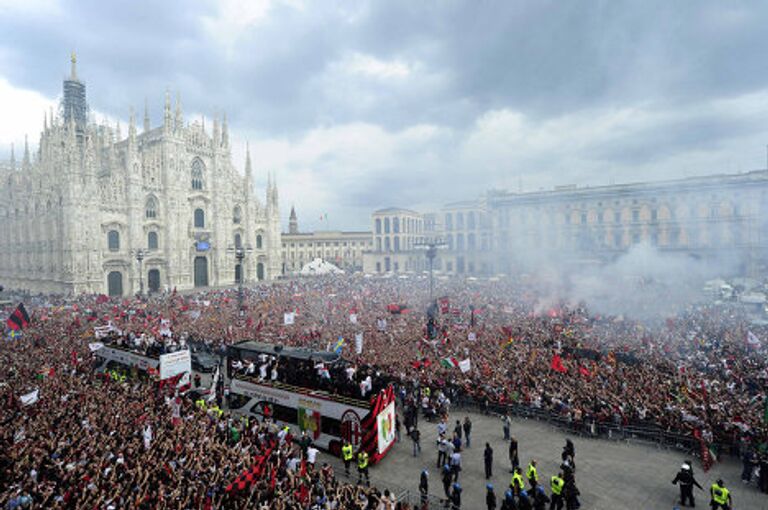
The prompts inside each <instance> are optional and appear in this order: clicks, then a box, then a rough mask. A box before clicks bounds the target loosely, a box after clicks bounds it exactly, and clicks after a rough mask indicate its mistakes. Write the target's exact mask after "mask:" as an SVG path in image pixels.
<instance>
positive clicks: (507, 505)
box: [501, 489, 516, 510]
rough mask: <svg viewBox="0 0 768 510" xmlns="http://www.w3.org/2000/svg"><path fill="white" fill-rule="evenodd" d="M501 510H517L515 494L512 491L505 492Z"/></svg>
mask: <svg viewBox="0 0 768 510" xmlns="http://www.w3.org/2000/svg"><path fill="white" fill-rule="evenodd" d="M501 510H516V506H515V493H514V492H512V489H507V490H506V492H504V501H502V502H501Z"/></svg>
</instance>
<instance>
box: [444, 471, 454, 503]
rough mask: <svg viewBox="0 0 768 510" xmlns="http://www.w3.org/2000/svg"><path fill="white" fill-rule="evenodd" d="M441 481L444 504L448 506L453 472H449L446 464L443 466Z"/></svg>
mask: <svg viewBox="0 0 768 510" xmlns="http://www.w3.org/2000/svg"><path fill="white" fill-rule="evenodd" d="M442 481H443V492H444V493H445V501H446V506H448V501H450V499H451V482H452V481H453V473H451V468H450V466H448V464H446V465H444V466H443V473H442Z"/></svg>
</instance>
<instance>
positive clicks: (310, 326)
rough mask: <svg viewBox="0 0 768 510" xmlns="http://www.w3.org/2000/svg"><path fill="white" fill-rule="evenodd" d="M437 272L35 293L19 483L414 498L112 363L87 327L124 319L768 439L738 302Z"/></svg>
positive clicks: (132, 503) (0, 415) (475, 393)
mask: <svg viewBox="0 0 768 510" xmlns="http://www.w3.org/2000/svg"><path fill="white" fill-rule="evenodd" d="M427 289H428V286H427V284H426V282H424V281H413V280H403V279H363V278H354V277H342V278H339V277H335V278H329V279H312V280H301V281H289V282H283V283H280V284H276V285H270V286H267V285H264V286H261V287H258V288H253V289H249V290H247V291H246V295H245V301H244V304H245V305H244V311H243V313H238V308H237V298H236V294H235V292H234V291H232V290H217V291H206V292H199V293H195V294H188V295H182V294H180V293H176V292H173V293H169V294H167V295H162V296H154V297H150V298H144V299H125V300H109V299H106V298H104V297H103V296H101V297H97V296H81V297H76V298H63V297H53V296H39V297H32V298H27V299H26V300H25V302H26V304H27V308H28V310H30V312H31V315H32V321H31V324H30V326H29V327H28V328H27V329H25V330H24V332H23V336H22V337H21V338H17V339H14V340H12V341H7V342H5V343H4V346H3V349H2V350H0V381H2V387H0V396H1V397H2V398H3V401H4V402H5V405H4V406H3V407H2V410H0V421H1V422H2V427H0V441H2V446H3V447H2V451H1V452H0V500H2V501H8V502H11V503H13V504H15V505H16V506H23V505H24V504H29V502H28V500H27V499H25V498H29V501H30V502H34V504H35V505H37V506H38V507H40V508H99V509H101V508H218V507H221V508H245V507H249V508H250V507H256V508H261V507H263V508H310V507H311V505H313V504H316V505H317V506H316V507H317V508H394V507H395V506H394V503H390V502H388V501H386V500H387V498H385V496H384V495H383V494H379V493H377V492H376V491H375V489H367V488H361V487H357V486H353V485H348V484H343V483H339V482H337V481H336V480H335V478H334V477H333V476H332V474H330V473H328V472H327V470H326V471H325V472H324V471H323V470H322V469H320V468H319V467H313V466H307V465H306V464H307V462H306V456H305V455H302V450H301V448H300V447H298V446H297V445H296V444H294V443H293V442H291V441H285V440H283V439H281V438H280V437H279V430H278V429H276V428H275V427H274V425H271V424H270V423H268V422H266V423H265V422H262V421H259V420H251V421H250V422H245V421H242V420H233V419H231V418H228V417H227V416H226V415H225V416H224V417H223V418H218V417H217V416H216V415H215V414H212V413H205V412H203V411H201V410H199V409H196V408H195V407H194V405H192V404H191V403H190V402H188V401H187V400H185V399H177V398H175V397H174V396H173V395H171V394H168V393H165V394H163V393H162V392H159V391H158V389H157V388H156V386H153V385H152V384H151V383H150V382H148V381H142V380H138V379H135V378H129V379H128V380H127V381H124V382H119V381H118V382H115V381H111V380H105V379H104V378H103V377H99V376H98V375H97V374H94V373H93V372H92V370H91V363H90V361H91V359H92V353H91V351H90V349H89V347H88V344H89V343H92V342H94V341H95V338H94V328H104V327H105V326H107V325H109V327H110V329H112V330H113V333H112V336H111V337H109V338H108V341H112V342H119V343H121V344H122V345H123V346H124V347H126V348H131V349H138V350H142V351H144V352H149V351H151V352H153V353H161V352H169V351H172V350H174V349H177V348H179V347H180V346H183V345H185V343H186V342H194V343H195V344H196V345H200V344H202V345H204V346H206V347H207V348H208V349H209V350H210V351H212V352H224V350H225V348H226V346H227V345H230V344H233V343H235V342H238V341H241V340H251V339H258V340H259V341H262V342H268V343H275V344H282V345H290V346H302V347H307V348H311V349H317V350H329V349H333V348H335V346H337V345H338V342H339V338H344V339H345V342H343V348H342V349H341V351H342V355H343V357H344V358H345V360H346V361H347V362H348V363H349V364H348V365H345V368H344V370H341V371H328V373H327V374H326V373H324V372H323V371H322V369H320V368H318V367H317V366H316V365H313V367H312V369H313V370H312V371H310V372H308V373H310V374H313V375H312V377H315V378H318V380H317V381H315V382H318V381H319V382H321V383H322V384H325V385H326V386H327V388H326V389H328V390H329V391H339V392H342V393H346V392H351V393H354V392H359V391H365V387H364V386H365V382H366V380H367V379H370V381H369V384H370V385H371V388H370V389H369V391H371V389H372V388H373V385H374V384H373V383H374V381H378V383H380V382H381V381H384V380H387V381H389V380H393V381H395V382H397V383H401V384H402V385H403V386H407V387H408V388H414V387H430V388H439V389H442V390H444V391H443V392H441V393H440V394H445V395H450V396H451V397H452V398H453V400H454V401H455V400H458V399H466V398H471V399H474V400H475V401H477V402H479V403H483V404H485V405H490V404H516V405H518V406H527V407H530V408H538V409H542V410H548V411H551V412H553V413H556V414H558V415H559V416H562V417H563V418H566V419H568V420H569V421H572V422H573V423H575V424H590V423H598V424H599V423H612V424H616V425H642V426H648V427H658V428H659V429H661V430H665V431H670V432H676V433H681V434H687V435H694V434H695V435H696V436H697V437H702V438H703V439H704V440H705V441H706V442H708V443H718V444H729V445H739V446H741V447H742V450H743V451H748V452H750V453H749V454H750V455H760V454H764V453H765V449H766V439H768V436H767V435H766V427H765V416H766V413H765V410H766V405H765V397H764V395H765V393H764V392H765V383H766V379H768V370H766V369H767V368H768V367H767V366H766V363H767V362H766V356H765V348H764V347H763V345H762V343H761V341H762V340H764V339H766V338H768V332H767V331H766V330H765V329H764V327H763V326H759V325H755V324H751V323H750V320H749V317H748V316H747V315H745V314H744V313H742V312H741V311H739V310H736V309H733V308H727V307H723V306H722V305H712V304H692V305H691V306H689V307H687V308H686V309H685V310H684V311H682V312H680V313H676V314H670V316H669V317H659V318H658V319H657V320H655V321H644V322H638V321H635V320H632V318H631V317H628V316H627V317H621V316H606V315H602V314H600V313H599V311H590V310H589V308H588V306H587V305H586V304H584V303H566V302H560V301H556V300H555V301H552V300H550V301H548V302H547V304H546V306H544V305H543V301H542V296H543V295H544V294H545V293H544V291H537V290H534V289H535V287H534V286H531V285H528V284H526V282H521V281H518V280H511V279H503V280H500V281H473V282H466V281H451V280H449V281H441V282H439V285H438V288H437V293H438V295H439V296H441V298H440V299H438V300H436V302H434V303H432V304H431V306H430V301H429V298H428V295H427ZM443 296H444V297H443ZM428 308H430V315H432V316H433V317H434V319H433V321H432V322H430V323H429V324H428V321H427V310H428ZM286 314H291V317H292V319H293V320H292V321H286V320H285V318H286ZM287 322H292V323H287ZM118 332H119V333H118ZM361 333H362V342H360V352H359V353H358V352H357V345H356V341H355V337H356V335H359V334H361ZM748 337H749V338H750V339H757V340H758V341H757V342H754V341H747V338H748ZM463 360H469V361H470V362H471V365H470V368H469V369H468V370H467V371H466V372H465V371H463V370H462V369H459V368H458V367H457V366H456V363H455V362H456V361H463ZM347 368H349V369H350V370H351V371H352V372H351V375H350V372H348V371H347ZM237 370H240V371H241V372H243V373H245V372H247V371H248V370H249V365H248V364H247V363H246V364H244V365H240V366H239V367H237ZM306 373H307V372H304V371H301V372H299V371H293V370H292V369H290V368H289V367H287V366H286V367H281V364H280V361H279V359H278V357H275V358H274V359H266V360H255V361H254V364H253V368H252V369H251V373H250V374H249V375H251V376H253V377H260V378H264V379H272V378H273V377H274V378H276V379H278V380H280V379H282V380H284V381H293V380H294V378H296V377H299V376H300V374H306ZM294 382H295V381H294ZM378 383H377V384H378ZM34 389H38V390H39V400H38V401H37V402H35V403H33V404H31V405H24V404H23V403H22V402H21V401H20V399H19V396H20V395H24V394H28V393H29V392H30V391H32V390H34ZM435 394H437V392H436V393H435ZM425 405H426V406H427V408H430V406H433V405H434V403H432V402H429V399H428V401H427V402H426V404H425ZM433 412H434V411H433ZM254 459H261V463H262V464H261V466H262V467H261V468H260V470H259V473H258V474H257V475H255V474H254V473H251V480H252V481H251V480H248V482H247V488H246V489H238V488H237V484H235V487H229V489H230V490H227V487H228V486H230V485H231V484H232V483H233V481H234V480H236V479H238V476H240V475H241V474H242V473H244V472H246V471H247V470H248V469H251V468H253V466H254V464H255V463H256V461H255V460H254ZM297 462H298V464H297ZM302 465H303V466H305V467H304V468H302V467H301V466H302ZM334 501H335V503H333V502H334ZM9 504H10V503H9ZM258 505H261V506H258Z"/></svg>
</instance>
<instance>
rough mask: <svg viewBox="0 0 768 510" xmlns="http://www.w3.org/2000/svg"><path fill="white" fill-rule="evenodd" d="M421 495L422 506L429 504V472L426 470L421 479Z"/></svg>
mask: <svg viewBox="0 0 768 510" xmlns="http://www.w3.org/2000/svg"><path fill="white" fill-rule="evenodd" d="M419 494H421V504H422V506H423V505H425V504H426V503H427V498H428V494H429V472H428V471H427V470H426V469H425V470H423V471H422V472H421V478H420V479H419Z"/></svg>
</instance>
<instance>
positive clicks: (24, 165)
mask: <svg viewBox="0 0 768 510" xmlns="http://www.w3.org/2000/svg"><path fill="white" fill-rule="evenodd" d="M21 165H22V168H23V169H25V170H27V169H28V168H29V165H30V159H29V140H28V139H27V135H24V159H23V161H22V164H21Z"/></svg>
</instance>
